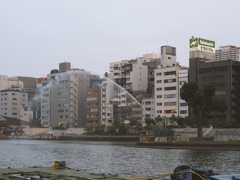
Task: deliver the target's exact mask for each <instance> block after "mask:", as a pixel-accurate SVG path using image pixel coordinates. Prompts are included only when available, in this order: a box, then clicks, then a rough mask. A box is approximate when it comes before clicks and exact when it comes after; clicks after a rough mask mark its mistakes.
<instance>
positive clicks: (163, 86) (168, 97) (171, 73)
mask: <svg viewBox="0 0 240 180" xmlns="http://www.w3.org/2000/svg"><path fill="white" fill-rule="evenodd" d="M186 71H187V69H186V68H185V67H181V66H180V65H179V63H178V62H176V48H175V47H172V46H162V47H161V67H160V68H158V69H155V70H154V77H155V78H154V84H155V86H154V88H155V93H154V96H155V102H154V103H155V109H154V111H155V113H154V116H155V117H157V116H158V115H160V116H161V117H165V118H166V120H167V122H168V123H169V122H170V119H171V117H172V115H175V116H182V117H185V116H187V115H188V110H186V109H188V106H185V105H186V102H185V101H183V100H181V99H180V88H181V85H180V83H181V84H182V83H183V81H184V82H185V81H186V82H187V77H185V76H182V74H183V72H186ZM183 77H184V78H183ZM179 103H181V105H184V106H181V107H180V106H179ZM184 103H185V104H184ZM183 107H184V108H183ZM180 109H181V110H180Z"/></svg>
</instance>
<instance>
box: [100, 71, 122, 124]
mask: <svg viewBox="0 0 240 180" xmlns="http://www.w3.org/2000/svg"><path fill="white" fill-rule="evenodd" d="M111 79H112V75H111V74H108V75H107V79H104V81H103V82H102V84H101V124H102V125H105V126H109V125H111V124H112V123H113V120H114V117H113V115H114V107H115V108H116V107H117V108H118V101H117V103H115V104H114V98H116V97H117V87H116V85H115V84H114V83H113V81H112V80H111Z"/></svg>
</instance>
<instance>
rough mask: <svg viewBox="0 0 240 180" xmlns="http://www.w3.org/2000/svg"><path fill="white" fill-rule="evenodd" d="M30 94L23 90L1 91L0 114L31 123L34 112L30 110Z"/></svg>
mask: <svg viewBox="0 0 240 180" xmlns="http://www.w3.org/2000/svg"><path fill="white" fill-rule="evenodd" d="M27 107H28V92H26V91H21V90H13V89H7V90H1V104H0V114H1V115H2V116H7V117H11V118H17V119H20V120H25V121H29V120H31V119H33V112H32V111H30V110H28V108H27Z"/></svg>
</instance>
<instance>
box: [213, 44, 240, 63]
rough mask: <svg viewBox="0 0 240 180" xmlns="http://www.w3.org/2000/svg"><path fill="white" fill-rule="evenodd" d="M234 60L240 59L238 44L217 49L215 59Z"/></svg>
mask: <svg viewBox="0 0 240 180" xmlns="http://www.w3.org/2000/svg"><path fill="white" fill-rule="evenodd" d="M229 59H231V60H233V61H240V47H236V46H232V45H229V46H221V47H220V49H219V50H216V51H215V60H216V61H223V60H229Z"/></svg>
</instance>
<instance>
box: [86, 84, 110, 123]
mask: <svg viewBox="0 0 240 180" xmlns="http://www.w3.org/2000/svg"><path fill="white" fill-rule="evenodd" d="M104 115H106V114H104ZM100 125H101V87H96V88H89V89H87V91H86V127H91V126H100Z"/></svg>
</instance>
